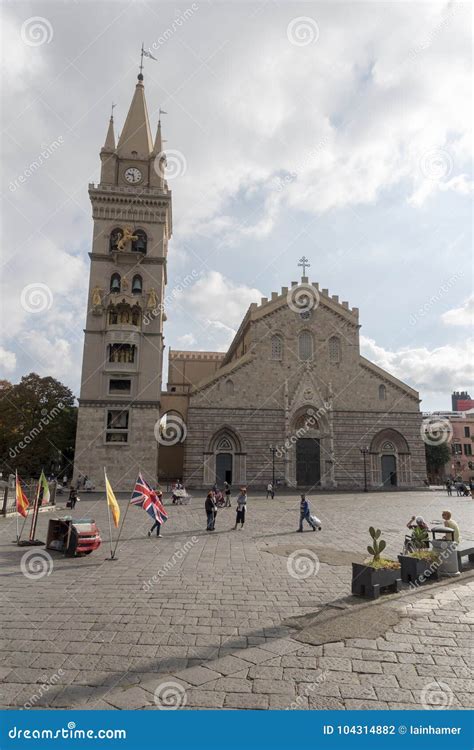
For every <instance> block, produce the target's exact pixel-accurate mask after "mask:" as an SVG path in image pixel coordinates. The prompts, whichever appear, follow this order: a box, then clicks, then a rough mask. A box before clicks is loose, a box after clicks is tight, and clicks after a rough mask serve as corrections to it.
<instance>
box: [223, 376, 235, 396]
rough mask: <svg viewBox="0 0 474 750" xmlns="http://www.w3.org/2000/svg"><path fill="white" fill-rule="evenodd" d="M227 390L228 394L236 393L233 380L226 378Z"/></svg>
mask: <svg viewBox="0 0 474 750" xmlns="http://www.w3.org/2000/svg"><path fill="white" fill-rule="evenodd" d="M225 392H226V395H227V396H232V395H233V393H234V383H233V381H232V380H226V384H225Z"/></svg>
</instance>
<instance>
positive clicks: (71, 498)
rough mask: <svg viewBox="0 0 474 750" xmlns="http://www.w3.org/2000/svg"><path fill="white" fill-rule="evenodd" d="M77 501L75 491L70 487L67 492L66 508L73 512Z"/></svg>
mask: <svg viewBox="0 0 474 750" xmlns="http://www.w3.org/2000/svg"><path fill="white" fill-rule="evenodd" d="M77 500H78V497H77V490H76V489H75V488H74V487H73V486H72V485H71V489H70V491H69V500H68V503H67V504H68V507H69V508H72V510H74V508H75V507H76V503H77Z"/></svg>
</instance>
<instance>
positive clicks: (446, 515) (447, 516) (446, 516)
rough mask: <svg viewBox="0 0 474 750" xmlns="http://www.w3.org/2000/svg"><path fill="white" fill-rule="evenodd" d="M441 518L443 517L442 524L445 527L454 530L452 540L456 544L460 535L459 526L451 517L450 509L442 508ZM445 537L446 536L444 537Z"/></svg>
mask: <svg viewBox="0 0 474 750" xmlns="http://www.w3.org/2000/svg"><path fill="white" fill-rule="evenodd" d="M441 518H442V519H443V522H444V525H445V526H446V528H447V529H452V530H453V532H454V541H455V542H456V544H459V540H460V538H461V535H460V533H459V526H458V525H457V523H456V521H455V520H454V518H453V517H452V514H451V511H450V510H443V512H442V514H441ZM445 538H446V539H447V537H445Z"/></svg>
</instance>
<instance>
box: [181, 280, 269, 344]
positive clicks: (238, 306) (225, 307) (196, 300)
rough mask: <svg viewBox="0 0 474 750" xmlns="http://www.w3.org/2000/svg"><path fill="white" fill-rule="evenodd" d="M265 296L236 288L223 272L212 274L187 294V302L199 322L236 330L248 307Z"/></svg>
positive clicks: (240, 287)
mask: <svg viewBox="0 0 474 750" xmlns="http://www.w3.org/2000/svg"><path fill="white" fill-rule="evenodd" d="M262 297H263V294H262V293H261V292H260V291H259V290H258V289H252V288H251V287H248V286H246V285H245V284H236V283H234V282H233V281H231V280H230V279H227V278H226V277H225V276H223V275H222V274H221V273H219V271H209V273H207V274H204V275H203V276H202V277H201V278H200V279H198V281H196V283H195V284H193V286H192V287H190V288H189V289H187V290H186V292H184V293H183V302H185V304H186V308H187V309H188V310H189V312H190V313H191V314H192V315H196V317H197V318H199V320H201V321H204V322H211V323H213V324H215V325H216V324H217V325H218V326H225V327H226V328H227V329H228V330H235V329H237V328H238V326H239V325H240V323H241V321H242V318H243V316H244V315H245V312H246V311H247V308H248V306H249V305H250V304H251V303H252V302H259V301H260V299H261V298H262Z"/></svg>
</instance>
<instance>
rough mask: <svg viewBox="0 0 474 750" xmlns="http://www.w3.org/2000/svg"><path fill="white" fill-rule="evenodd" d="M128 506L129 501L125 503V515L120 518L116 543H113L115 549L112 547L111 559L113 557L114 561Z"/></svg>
mask: <svg viewBox="0 0 474 750" xmlns="http://www.w3.org/2000/svg"><path fill="white" fill-rule="evenodd" d="M129 506H130V500H129V501H128V503H127V507H126V508H125V513H124V514H123V518H122V523H121V524H120V528H119V533H118V536H117V541H116V542H115V547H114V551H113V555H112V557H113V558H114V559H117V558H116V557H115V553H116V552H117V545H118V543H119V540H120V536H121V534H122V529H123V525H124V523H125V519H126V517H127V513H128V508H129Z"/></svg>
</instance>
